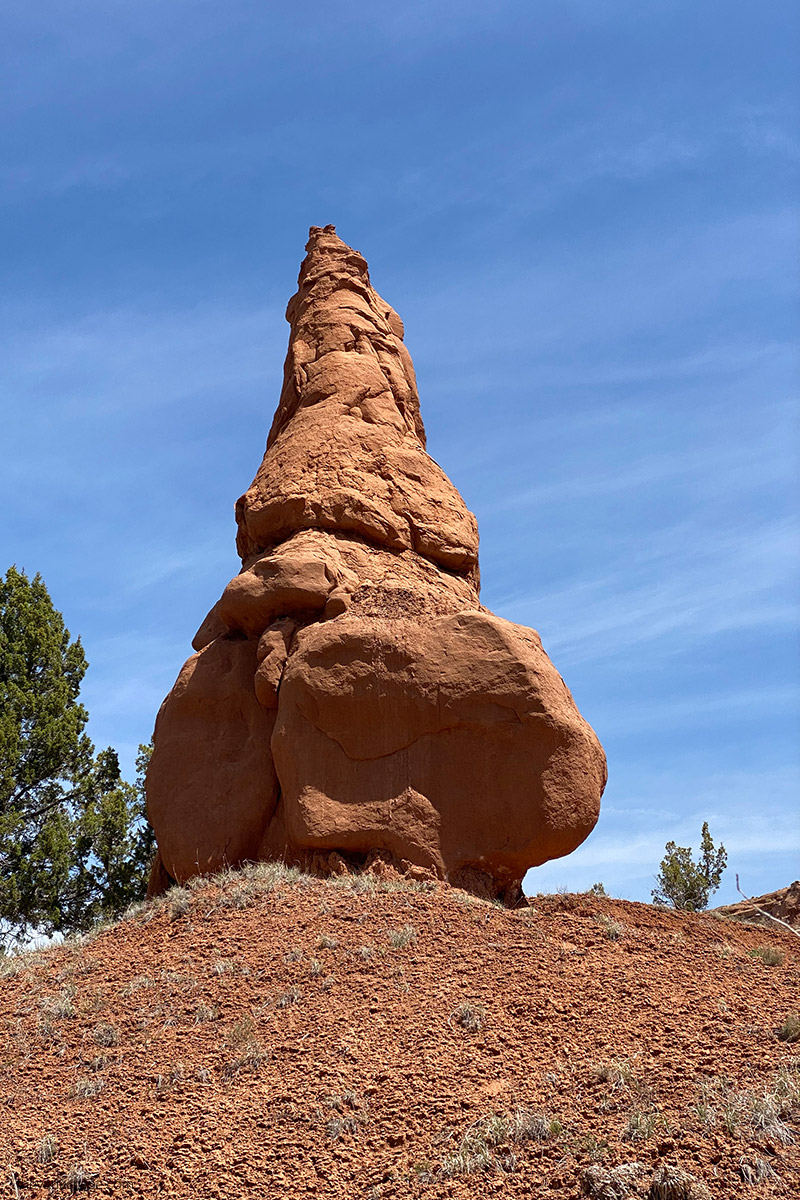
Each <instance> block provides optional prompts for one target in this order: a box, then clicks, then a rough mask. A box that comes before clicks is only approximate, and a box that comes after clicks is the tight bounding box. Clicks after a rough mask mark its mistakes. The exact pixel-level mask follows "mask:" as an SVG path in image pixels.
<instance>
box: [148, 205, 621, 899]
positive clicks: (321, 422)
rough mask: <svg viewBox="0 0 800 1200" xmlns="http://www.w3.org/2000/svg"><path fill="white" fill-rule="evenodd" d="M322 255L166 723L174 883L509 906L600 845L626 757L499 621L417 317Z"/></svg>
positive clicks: (542, 660)
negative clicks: (394, 894) (268, 863)
mask: <svg viewBox="0 0 800 1200" xmlns="http://www.w3.org/2000/svg"><path fill="white" fill-rule="evenodd" d="M307 252H308V253H307V255H306V258H305V260H304V261H303V264H302V267H301V270H300V278H299V287H298V291H297V294H296V295H295V296H294V297H293V298H292V300H291V301H290V302H289V306H288V309H287V314H286V315H287V320H288V321H289V323H290V325H291V335H290V340H289V351H288V354H287V358H286V365H285V370H284V384H283V390H282V392H281V398H280V402H279V404H278V409H277V412H276V414H275V419H274V421H273V425H272V429H271V431H270V435H269V440H268V442H267V451H266V454H265V455H264V459H263V461H262V463H261V466H260V468H259V470H258V473H257V475H256V477H255V479H254V481H253V483H252V484H251V486H250V487H249V488H248V490H247V491H246V492H245V494H244V495H243V496H242V497H241V498H240V499H239V500H238V501H237V504H236V520H237V524H238V530H239V532H238V537H237V547H238V550H239V553H240V555H241V557H242V570H241V572H240V573H239V574H238V575H237V576H236V577H235V578H234V579H232V580H231V582H230V583H229V584H228V586H227V587H226V588H225V591H224V592H223V594H222V597H221V598H220V600H219V601H218V602H217V604H216V605H215V606H214V608H213V609H212V610H211V612H210V613H209V614H208V616H207V617H206V618H205V620H204V621H203V623H202V625H201V627H200V629H199V631H198V633H197V635H196V636H195V639H194V643H193V644H194V646H195V649H196V650H197V653H196V654H195V655H194V656H193V657H192V658H190V659H189V661H188V662H187V663H186V665H185V666H184V668H183V670H182V671H181V674H180V675H179V677H178V681H177V683H176V684H175V687H174V688H173V690H172V692H170V694H169V696H167V698H166V700H165V701H164V704H163V705H162V707H161V711H160V712H159V715H158V720H157V722H156V732H155V750H154V753H153V757H152V760H151V764H150V768H149V771H148V776H147V797H148V810H149V813H150V819H151V821H152V823H153V826H154V828H155V831H156V836H157V839H158V845H159V851H160V856H161V864H162V866H163V869H164V870H165V871H166V872H167V873H168V874H169V876H171V877H172V878H173V879H175V880H179V881H183V880H185V879H186V878H188V877H190V876H192V875H195V874H198V873H205V872H209V871H214V870H218V869H220V868H221V867H222V866H224V865H226V864H228V865H235V864H237V863H240V862H242V861H244V860H248V859H254V860H255V859H262V858H283V859H286V860H287V861H289V862H300V863H302V864H304V865H312V866H316V867H322V869H325V867H326V863H329V864H330V865H331V866H332V867H333V866H335V867H336V869H342V863H343V862H344V863H347V862H350V863H353V864H356V863H359V864H360V863H369V862H372V863H375V864H380V866H381V869H384V870H385V869H400V870H405V871H412V872H415V873H417V874H421V875H426V874H427V875H428V876H429V877H431V878H440V879H448V880H450V881H452V882H457V883H461V884H463V885H465V886H470V887H473V888H475V889H477V890H483V891H485V892H489V893H492V894H500V895H504V896H506V897H507V898H509V899H511V898H512V897H514V896H516V895H518V894H519V885H520V881H521V879H522V876H523V875H524V873H525V871H526V870H527V869H528V868H529V867H531V866H536V865H538V864H540V863H543V862H545V861H547V860H548V859H551V858H555V857H558V856H560V855H564V854H568V853H570V851H572V850H574V849H575V847H576V846H578V845H579V844H580V843H581V842H582V841H583V839H584V838H585V837H586V836H587V835H588V833H589V832H590V831H591V829H592V828H593V826H594V824H595V822H596V820H597V815H598V812H599V804H600V796H601V794H602V791H603V787H604V784H605V778H606V772H605V757H604V755H603V751H602V748H601V747H600V744H599V742H598V740H597V738H596V736H595V734H594V733H593V731H592V730H591V728H590V727H589V726H588V725H587V724H586V722H585V721H584V720H583V719H582V717H581V716H580V714H579V713H578V710H577V708H576V707H575V704H574V702H573V700H572V697H571V695H570V693H569V691H568V690H567V688H566V686H565V684H564V682H563V680H562V679H561V677H560V675H559V674H558V672H557V671H556V670H555V668H554V667H553V665H552V664H551V662H550V660H549V659H548V658H547V655H546V654H545V653H544V651H543V649H542V646H541V642H540V640H539V637H538V635H537V634H536V633H535V632H534V631H533V630H530V629H525V628H523V627H521V626H519V625H513V624H511V623H510V622H509V621H504V620H502V619H501V618H499V617H496V616H494V615H493V614H491V613H490V612H488V611H487V610H486V609H485V608H483V607H482V605H481V604H480V600H479V594H478V589H479V572H478V530H477V524H476V521H475V518H474V516H473V514H472V513H471V512H469V510H468V509H467V507H466V505H465V504H464V501H463V500H462V498H461V496H460V495H459V493H458V492H457V491H456V489H455V488H454V487H453V485H452V484H451V482H450V481H449V479H448V478H447V476H446V475H445V474H444V472H443V471H442V469H441V468H440V467H439V466H438V464H437V463H435V462H434V460H433V459H432V458H431V457H430V456H429V455H428V454H427V453H426V450H425V432H424V428H423V424H422V419H421V417H420V412H419V399H418V395H417V387H416V380H415V376H414V368H413V365H412V362H411V358H410V356H409V354H408V351H407V350H406V348H405V345H404V343H403V325H402V322H401V320H400V318H399V317H398V315H397V313H395V312H394V310H393V309H392V308H391V307H390V306H389V305H388V304H387V303H386V302H385V301H384V300H382V299H381V297H380V296H379V295H378V294H377V292H376V291H375V290H374V289H373V288H372V286H371V284H370V282H369V274H368V271H367V264H366V262H365V261H364V259H363V258H362V257H361V255H360V254H358V253H357V252H356V251H354V250H351V249H350V247H348V246H346V245H345V244H344V242H342V241H341V240H340V239H339V238H338V237H337V236H336V233H335V231H334V229H333V227H332V226H326V227H325V229H319V228H312V230H311V235H310V240H309V243H308V246H307ZM156 876H158V872H156V873H155V875H154V878H155V877H156ZM158 877H159V878H160V877H162V876H158Z"/></svg>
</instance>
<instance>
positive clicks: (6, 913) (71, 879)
mask: <svg viewBox="0 0 800 1200" xmlns="http://www.w3.org/2000/svg"><path fill="white" fill-rule="evenodd" d="M87 665H88V664H87V662H86V657H85V655H84V653H83V648H82V646H81V643H80V638H78V639H76V640H75V641H72V640H71V639H70V634H69V631H68V630H67V629H66V628H65V627H64V620H63V618H62V616H61V613H59V612H57V611H56V609H55V608H54V607H53V603H52V601H51V599H50V596H49V594H48V591H47V588H46V587H45V584H44V582H43V580H42V578H41V576H39V575H36V576H35V578H34V579H32V580H29V579H28V577H27V576H26V575H25V573H24V571H18V570H17V569H16V568H15V567H11V568H9V570H8V572H7V574H6V576H5V578H2V577H0V935H4V936H6V937H8V936H12V937H17V938H24V937H26V936H28V935H29V934H30V933H31V932H32V931H33V930H40V931H42V932H46V933H53V932H56V931H59V932H69V931H74V930H80V929H86V928H88V927H89V926H90V925H91V924H93V923H94V922H95V921H96V920H98V919H99V918H101V917H104V916H111V915H115V914H118V913H120V912H121V911H122V910H123V909H124V908H125V907H127V905H128V904H130V903H131V902H132V901H134V900H137V899H139V898H140V897H141V896H142V895H143V894H144V891H145V889H146V886H147V869H148V866H149V860H150V857H151V854H152V847H153V836H152V830H151V829H150V827H149V825H148V824H147V821H146V819H145V811H144V790H143V776H144V768H145V767H146V765H147V758H148V757H149V748H147V747H140V754H139V759H138V760H137V769H138V778H137V783H136V784H135V785H132V784H129V783H125V782H124V781H123V780H122V778H121V776H120V768H119V760H118V758H117V755H116V753H115V751H114V750H112V749H111V748H109V749H108V750H103V751H101V752H100V753H99V754H98V755H96V756H95V751H94V746H93V745H92V743H91V741H90V740H89V738H88V737H87V735H86V734H85V733H84V727H85V725H86V721H87V719H88V714H87V712H86V709H85V708H84V706H83V705H82V704H81V703H80V702H79V699H78V694H79V691H80V685H81V681H82V680H83V676H84V674H85V672H86V668H87Z"/></svg>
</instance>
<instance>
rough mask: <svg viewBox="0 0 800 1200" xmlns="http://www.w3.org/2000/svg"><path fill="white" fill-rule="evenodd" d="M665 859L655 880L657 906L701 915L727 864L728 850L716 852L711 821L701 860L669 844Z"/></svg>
mask: <svg viewBox="0 0 800 1200" xmlns="http://www.w3.org/2000/svg"><path fill="white" fill-rule="evenodd" d="M665 850H666V855H665V856H664V858H663V859H662V860H661V869H660V870H659V873H658V875H657V876H656V886H655V888H654V889H653V892H652V893H651V894H652V897H653V900H654V901H655V903H656V904H663V905H669V904H671V905H672V907H673V908H681V909H687V910H688V911H690V912H699V911H700V910H701V909H704V908H706V907H707V906H708V898H709V896H710V894H711V893H712V892H715V891H716V890H717V888H718V887H719V885H720V881H721V880H722V873H723V871H724V870H725V867H726V866H727V863H728V855H727V852H726V850H725V847H724V846H722V845H720V847H719V848H718V849H717V848H715V846H714V842H713V840H712V838H711V834H710V833H709V831H708V821H704V822H703V833H702V839H701V842H700V858H699V861H697V862H695V861H694V860H693V859H692V850H691V847H687V846H676V845H675V843H674V842H667V844H666V846H665Z"/></svg>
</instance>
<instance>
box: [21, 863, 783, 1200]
mask: <svg viewBox="0 0 800 1200" xmlns="http://www.w3.org/2000/svg"><path fill="white" fill-rule="evenodd" d="M197 883H198V886H197V887H194V888H192V889H191V890H188V889H177V890H175V891H173V892H171V893H169V894H168V895H167V896H165V897H163V898H162V899H160V900H158V901H155V902H153V903H151V904H150V905H148V906H147V907H146V908H144V909H143V910H142V911H141V912H140V913H139V914H138V915H136V916H132V917H131V918H129V919H128V920H125V921H124V922H122V923H120V924H119V925H117V926H115V927H113V928H111V929H109V930H107V931H105V932H102V933H100V934H98V935H97V936H95V937H93V938H92V939H84V940H82V941H78V942H74V943H70V944H66V945H64V946H62V947H59V948H57V949H55V950H48V951H40V952H37V953H34V954H31V955H27V956H24V957H19V958H12V959H9V960H7V961H6V962H5V964H4V967H3V969H2V973H3V975H4V978H3V979H2V980H0V1022H2V1031H3V1039H2V1063H1V1064H0V1101H1V1102H2V1121H0V1195H8V1196H18V1197H23V1198H24V1200H28V1198H33V1197H44V1196H53V1197H55V1196H66V1195H70V1194H75V1193H78V1192H90V1193H91V1194H92V1195H95V1196H114V1197H121V1196H122V1197H127V1196H143V1197H144V1196H147V1197H150V1196H172V1197H199V1198H206V1197H225V1198H226V1200H229V1198H231V1197H239V1196H254V1197H259V1198H261V1197H263V1198H272V1197H276V1198H277V1197H281V1198H282V1200H283V1198H286V1197H296V1196H298V1197H299V1196H315V1197H337V1198H340V1200H351V1198H358V1200H379V1198H380V1200H389V1198H392V1200H400V1198H401V1197H403V1198H405V1197H425V1198H428V1200H432V1198H433V1197H458V1198H462V1200H463V1198H466V1197H471V1196H475V1195H477V1194H481V1195H483V1196H496V1197H500V1196H502V1197H510V1198H513V1197H518V1198H521V1197H527V1198H530V1197H532V1196H536V1197H551V1198H554V1197H561V1198H564V1200H570V1198H573V1197H574V1198H577V1197H578V1196H580V1195H581V1194H586V1195H589V1196H594V1197H597V1198H599V1200H603V1198H606V1200H622V1198H624V1197H629V1196H630V1197H633V1196H639V1197H645V1196H647V1197H650V1198H651V1200H656V1198H658V1197H660V1198H667V1200H669V1198H670V1197H671V1198H673V1200H678V1198H679V1197H683V1198H684V1200H686V1198H689V1197H694V1198H695V1200H700V1197H703V1196H711V1197H714V1198H718V1200H723V1198H725V1200H730V1198H731V1197H737V1196H748V1197H753V1200H760V1198H763V1197H768V1196H769V1197H790V1196H797V1195H798V1194H800V1149H798V1141H797V1139H798V1137H800V1129H799V1128H798V1124H797V1122H798V1117H800V1110H799V1109H798V1098H799V1097H800V1060H798V1058H796V1057H794V1055H793V1052H794V1051H796V1049H797V1046H796V1045H793V1044H792V1039H793V1038H797V1036H798V1033H800V1022H798V1020H797V1017H795V1018H794V1023H793V1021H792V1018H791V1016H790V1014H791V1013H792V1011H794V1012H795V1013H796V1012H797V1006H798V983H800V945H798V939H797V938H795V937H793V935H792V934H791V933H789V932H788V931H781V930H780V929H778V928H777V927H776V928H775V929H771V930H769V931H768V932H767V931H765V930H763V929H753V928H748V927H746V926H743V925H741V924H740V923H736V922H731V921H725V920H720V919H715V918H713V917H711V916H709V915H695V914H675V913H671V912H666V911H663V910H659V909H655V908H651V907H650V906H647V905H642V904H631V903H627V902H624V901H617V900H610V899H605V898H596V897H593V896H591V897H590V896H585V895H580V896H576V895H569V896H549V897H544V898H539V897H537V898H535V899H534V901H533V908H532V909H528V910H519V911H515V912H511V911H508V910H505V909H502V908H499V907H496V906H495V905H493V904H489V903H485V902H481V901H478V900H476V899H474V898H473V897H470V896H467V895H466V894H465V893H462V892H459V891H457V890H456V889H449V888H446V887H444V886H441V887H439V888H437V889H434V890H428V891H426V890H424V885H421V884H420V885H416V886H415V885H410V884H409V883H407V882H391V881H387V882H379V881H377V880H376V879H374V878H373V877H371V876H356V877H344V878H342V879H339V880H327V881H321V880H314V879H310V878H308V877H304V876H299V877H297V875H296V873H292V872H287V870H286V868H284V867H282V866H281V865H280V864H275V863H273V864H262V865H261V866H259V867H256V868H252V869H250V870H247V871H245V872H242V873H239V874H235V875H231V876H229V877H228V878H227V879H225V880H217V881H210V882H209V881H205V882H203V881H197Z"/></svg>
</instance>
